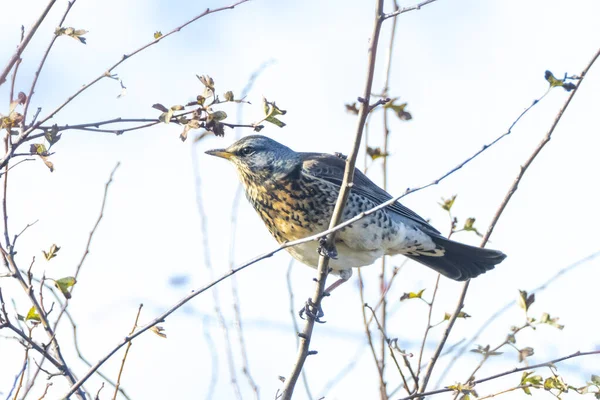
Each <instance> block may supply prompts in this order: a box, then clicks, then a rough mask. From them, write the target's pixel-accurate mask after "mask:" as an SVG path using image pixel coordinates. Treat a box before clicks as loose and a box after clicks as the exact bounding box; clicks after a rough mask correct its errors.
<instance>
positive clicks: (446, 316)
mask: <svg viewBox="0 0 600 400" xmlns="http://www.w3.org/2000/svg"><path fill="white" fill-rule="evenodd" d="M450 318H452V314H450V313H444V321H449V320H450ZM456 318H464V319H467V318H471V316H470V315H469V314H467V313H466V312H464V311H460V312H459V313H458V315H457V316H456Z"/></svg>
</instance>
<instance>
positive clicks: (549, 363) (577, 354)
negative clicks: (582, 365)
mask: <svg viewBox="0 0 600 400" xmlns="http://www.w3.org/2000/svg"><path fill="white" fill-rule="evenodd" d="M598 354H600V350H595V351H585V352H581V351H577V352H575V353H573V354H570V355H568V356H564V357H560V358H557V359H554V360H550V361H546V362H543V363H539V364H535V365H530V366H526V367H521V368H513V369H511V370H508V371H504V372H501V373H499V374H495V375H491V376H488V377H486V378H482V379H478V380H476V381H473V385H478V384H480V383H484V382H487V381H491V380H494V379H498V378H501V377H503V376H506V375H510V374H514V373H517V372H522V371H527V370H533V369H535V368H540V367H551V366H552V365H553V364H558V363H559V362H561V361H565V360H568V359H570V358H576V357H583V356H590V355H598ZM453 391H454V389H449V388H445V389H437V390H432V391H430V392H424V393H415V394H412V395H410V396H406V397H403V398H401V399H400V400H411V399H416V398H423V397H425V396H431V395H434V394H440V393H448V392H453Z"/></svg>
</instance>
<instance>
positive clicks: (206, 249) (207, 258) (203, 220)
mask: <svg viewBox="0 0 600 400" xmlns="http://www.w3.org/2000/svg"><path fill="white" fill-rule="evenodd" d="M196 143H197V142H196ZM196 147H197V146H193V147H192V164H193V168H194V180H195V185H194V188H195V191H196V209H197V210H198V216H199V217H200V233H201V236H202V240H201V243H202V250H203V255H204V266H205V268H206V269H207V270H208V272H209V276H210V279H211V280H212V279H214V276H215V271H214V268H213V265H212V260H211V255H210V245H209V242H208V238H209V233H208V225H207V216H206V211H205V210H204V202H203V201H202V191H201V188H202V185H201V180H200V171H199V169H198V160H197V157H196ZM212 294H213V302H214V312H215V314H216V316H217V320H218V321H219V326H220V327H221V331H222V332H223V339H224V341H225V352H226V355H227V364H228V366H229V375H230V383H231V386H232V388H233V391H234V393H235V395H236V398H238V399H240V400H241V399H242V392H241V390H240V385H239V383H238V381H237V373H236V368H235V361H234V358H233V346H232V344H231V336H230V334H229V327H228V326H227V323H226V322H225V317H224V316H223V311H222V310H221V303H220V299H219V292H218V290H217V289H215V290H213V291H212Z"/></svg>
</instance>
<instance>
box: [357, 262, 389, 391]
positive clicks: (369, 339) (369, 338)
mask: <svg viewBox="0 0 600 400" xmlns="http://www.w3.org/2000/svg"><path fill="white" fill-rule="evenodd" d="M357 271H358V293H359V296H360V304H361V307H360V308H361V312H362V317H363V325H364V327H365V335H366V336H367V343H368V344H369V349H370V350H371V355H372V356H373V361H375V367H377V376H378V378H379V389H380V392H381V388H385V381H384V378H383V371H382V368H381V364H380V362H379V359H378V358H377V351H375V346H374V345H373V336H372V335H371V329H370V328H369V323H370V321H367V311H366V309H365V308H366V307H365V304H366V302H365V297H364V291H365V290H364V287H365V285H364V282H363V278H362V268H358V269H357ZM373 318H375V315H374V314H372V315H371V319H373Z"/></svg>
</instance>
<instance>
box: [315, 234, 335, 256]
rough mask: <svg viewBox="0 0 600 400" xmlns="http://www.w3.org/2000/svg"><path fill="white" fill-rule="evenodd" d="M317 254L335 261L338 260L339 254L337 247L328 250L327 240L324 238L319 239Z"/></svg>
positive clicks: (333, 246)
mask: <svg viewBox="0 0 600 400" xmlns="http://www.w3.org/2000/svg"><path fill="white" fill-rule="evenodd" d="M317 253H319V255H320V256H323V257H329V258H331V259H333V260H336V259H337V258H338V252H337V249H336V248H335V245H332V246H331V248H329V249H328V248H327V238H325V237H322V238H320V239H319V248H318V249H317Z"/></svg>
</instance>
